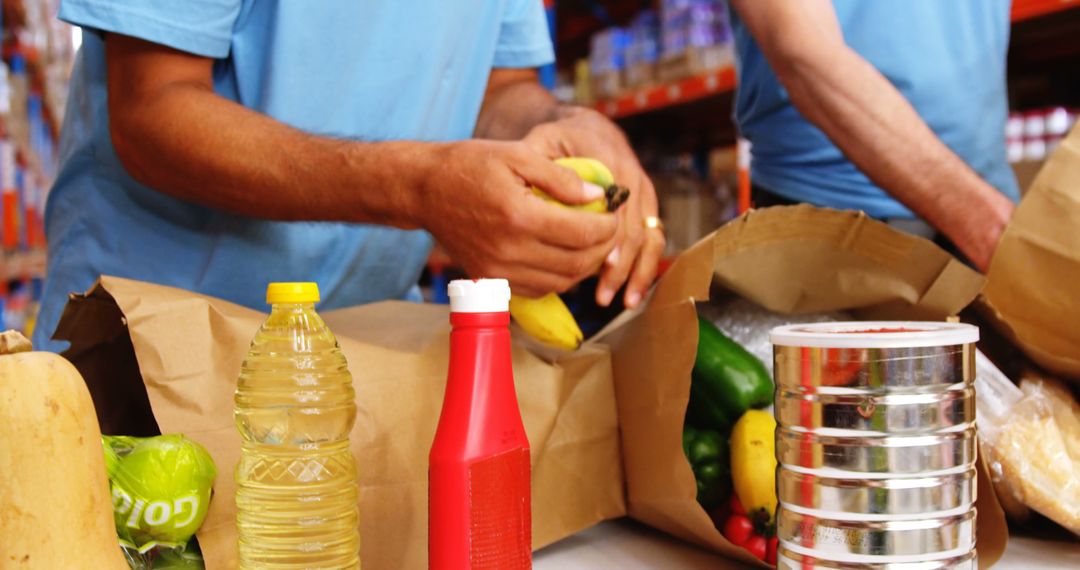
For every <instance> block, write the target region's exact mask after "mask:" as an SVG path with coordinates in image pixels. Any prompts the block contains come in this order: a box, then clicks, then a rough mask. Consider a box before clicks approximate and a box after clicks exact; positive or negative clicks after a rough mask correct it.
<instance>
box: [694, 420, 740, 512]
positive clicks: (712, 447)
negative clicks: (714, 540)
mask: <svg viewBox="0 0 1080 570" xmlns="http://www.w3.org/2000/svg"><path fill="white" fill-rule="evenodd" d="M683 453H685V454H686V459H687V460H688V461H690V467H691V468H692V469H693V470H694V479H695V480H696V481H697V500H698V503H700V504H701V506H702V507H704V508H705V510H706V511H712V510H713V509H715V508H716V507H718V506H720V505H721V504H722V503H723V502H724V501H725V500H727V498H728V496H729V495H730V494H731V467H730V460H729V459H728V440H727V436H726V435H723V434H721V433H720V432H718V431H715V430H709V429H701V430H699V429H696V428H694V427H692V426H685V427H684V428H683Z"/></svg>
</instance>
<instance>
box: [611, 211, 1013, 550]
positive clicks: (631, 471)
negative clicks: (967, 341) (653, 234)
mask: <svg viewBox="0 0 1080 570" xmlns="http://www.w3.org/2000/svg"><path fill="white" fill-rule="evenodd" d="M982 284H983V279H982V277H980V276H979V275H978V274H977V273H975V272H974V271H972V270H970V269H968V268H967V267H965V266H964V265H963V264H961V263H960V262H958V261H956V260H955V259H953V258H952V257H951V256H949V255H948V254H946V253H945V252H944V251H942V250H940V249H939V248H937V246H935V245H934V244H932V243H930V242H929V241H926V240H923V239H921V238H917V237H913V236H909V235H906V234H902V233H900V232H898V231H896V230H893V229H891V228H889V227H888V226H887V225H885V224H882V223H880V222H876V221H874V220H872V219H870V218H868V217H866V216H865V215H864V214H861V213H856V212H839V211H834V210H823V209H818V208H812V207H810V206H792V207H782V208H768V209H765V210H759V211H752V212H749V213H748V214H746V215H744V216H742V217H740V218H739V219H737V220H735V221H733V222H732V223H729V224H727V225H726V226H724V227H723V228H721V229H719V230H718V231H716V232H715V233H714V234H712V235H710V236H708V237H706V238H705V239H704V240H702V241H701V242H699V243H698V244H697V245H695V246H694V247H693V248H691V249H690V250H688V251H686V252H685V253H683V254H682V255H680V256H679V258H678V259H677V260H676V261H675V263H674V264H673V265H672V266H671V268H670V269H669V270H668V272H667V273H666V274H665V275H664V277H663V279H661V281H660V283H659V284H658V285H657V287H656V290H655V292H654V294H653V295H652V298H651V299H650V300H649V303H648V304H647V305H646V307H645V308H644V309H643V310H641V311H640V312H638V313H637V314H635V315H631V316H628V317H626V318H627V319H629V322H622V323H617V324H616V326H614V327H612V328H611V329H610V330H607V331H604V332H602V333H601V337H600V339H599V342H604V343H607V344H610V345H611V346H612V354H613V358H614V360H613V367H614V372H615V379H616V382H615V393H616V398H617V400H618V406H619V423H620V426H621V428H622V445H623V461H624V470H625V472H626V484H627V501H628V507H629V513H630V515H631V516H632V517H634V518H636V519H638V520H640V521H642V522H644V523H645V524H648V525H650V526H654V527H656V528H659V529H662V530H664V531H666V532H668V533H671V534H673V535H676V536H679V537H681V538H684V539H686V540H689V541H692V542H695V543H698V544H701V545H703V546H705V547H707V548H711V549H714V550H716V551H719V552H722V553H724V554H725V555H727V556H730V557H732V558H739V559H741V560H744V561H746V562H749V563H757V564H761V563H760V562H758V561H756V560H755V559H753V558H752V557H751V556H750V555H749V554H748V553H747V552H746V551H744V550H743V549H741V548H738V547H735V546H733V545H731V544H730V543H728V542H727V541H726V540H725V539H724V538H723V536H721V534H720V532H719V531H718V530H717V529H716V528H715V526H714V525H713V523H712V521H711V520H710V519H709V517H708V515H707V514H706V513H705V511H704V510H703V509H702V508H701V507H700V506H699V505H698V503H697V501H696V500H695V492H696V488H695V484H694V476H693V472H692V471H691V470H690V465H689V463H688V462H687V461H686V459H685V458H684V456H683V451H682V427H683V421H684V418H685V414H686V405H687V401H688V399H689V393H690V371H691V370H692V369H693V366H694V355H695V352H696V346H697V330H698V328H697V318H696V309H695V302H696V301H705V300H707V299H708V298H709V291H710V286H711V285H719V286H720V287H722V288H723V289H724V290H726V292H727V294H737V295H740V296H742V297H745V298H747V299H749V300H751V301H753V302H755V303H757V304H759V305H761V306H763V307H765V308H767V309H769V310H772V311H774V312H778V313H785V314H799V313H809V312H827V311H836V310H848V311H854V312H855V313H856V314H857V315H859V316H860V317H864V318H889V319H892V318H903V319H932V320H937V319H943V318H945V317H946V316H949V315H952V314H954V313H956V312H958V311H959V310H960V309H962V308H964V307H965V306H966V305H967V304H968V303H970V302H971V300H972V299H974V298H975V296H976V295H977V294H978V292H979V289H980V287H981V286H982ZM979 467H980V470H982V471H984V468H983V466H982V465H981V464H980V466H979ZM982 475H985V473H981V475H980V479H981V480H983V481H985V480H986V478H985V477H983V476H982ZM979 490H980V493H979V500H978V505H977V508H978V512H979V519H978V529H979V543H978V549H979V554H980V562H981V564H982V565H983V566H984V567H985V566H989V565H990V564H992V563H993V562H995V561H996V560H997V559H998V558H1000V556H1001V554H1002V553H1003V552H1004V549H1005V543H1006V541H1007V540H1008V533H1007V529H1006V526H1005V520H1004V515H1003V513H1002V511H1001V508H1000V506H998V504H997V500H996V498H995V497H994V494H993V491H992V489H991V488H990V486H989V485H984V486H981V487H980V488H979Z"/></svg>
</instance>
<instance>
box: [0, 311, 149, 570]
mask: <svg viewBox="0 0 1080 570" xmlns="http://www.w3.org/2000/svg"><path fill="white" fill-rule="evenodd" d="M100 441H101V432H100V431H99V430H98V423H97V416H96V414H95V413H94V405H93V403H92V402H91V400H90V393H89V391H88V390H87V388H86V384H85V383H84V382H83V379H82V377H81V376H80V375H79V373H78V371H77V370H75V367H74V366H72V365H71V363H69V362H68V361H67V360H65V359H64V358H63V357H60V356H58V355H56V354H52V353H45V352H31V351H30V343H29V342H28V341H27V340H26V338H25V337H23V336H22V335H20V334H19V333H17V332H15V331H7V332H4V333H0V544H2V547H0V551H2V552H3V559H0V566H4V567H5V568H6V567H8V565H11V566H15V567H20V568H48V569H53V568H94V569H95V570H97V569H101V570H126V569H127V568H128V565H127V563H126V562H125V561H124V556H123V554H122V553H121V552H120V546H119V544H118V543H117V536H116V527H115V526H114V525H113V519H112V507H111V505H110V503H109V484H108V481H107V480H106V476H105V461H104V459H103V458H102V454H101V443H100Z"/></svg>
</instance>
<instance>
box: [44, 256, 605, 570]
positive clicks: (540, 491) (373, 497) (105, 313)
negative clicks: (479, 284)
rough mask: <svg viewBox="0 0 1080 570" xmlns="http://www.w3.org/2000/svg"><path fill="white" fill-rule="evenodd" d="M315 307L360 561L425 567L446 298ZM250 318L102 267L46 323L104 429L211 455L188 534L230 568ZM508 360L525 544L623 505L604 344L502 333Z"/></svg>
mask: <svg viewBox="0 0 1080 570" xmlns="http://www.w3.org/2000/svg"><path fill="white" fill-rule="evenodd" d="M323 316H324V318H325V319H326V321H327V323H328V324H329V326H330V328H331V330H333V331H334V333H335V334H336V335H337V338H338V340H339V342H340V344H341V347H342V350H343V351H344V352H345V356H346V357H347V359H348V362H349V368H350V370H351V372H352V374H353V381H354V384H355V387H356V391H357V404H358V414H357V421H356V426H355V427H354V429H353V431H352V434H351V442H352V450H353V453H354V454H355V455H356V458H357V463H358V467H359V478H360V516H361V537H362V544H361V551H362V552H361V554H362V559H363V566H364V568H369V569H373V570H378V569H383V568H385V569H395V570H397V569H407V568H425V567H426V565H427V454H428V449H429V447H430V445H431V441H432V438H433V437H434V433H435V425H436V422H437V420H438V417H439V412H440V408H441V405H442V395H443V389H444V386H445V382H446V369H447V356H448V346H449V345H448V339H449V330H450V328H449V323H448V312H447V308H446V307H444V306H433V305H418V304H411V303H401V302H386V303H378V304H374V305H368V306H363V307H356V308H350V309H344V310H340V311H328V312H326V313H324V314H323ZM264 318H265V315H264V314H262V313H259V312H256V311H252V310H248V309H245V308H242V307H239V306H236V305H233V304H230V303H227V302H224V301H221V300H218V299H213V298H210V297H205V296H202V295H196V294H193V293H189V292H186V291H181V290H178V289H173V288H169V287H162V286H158V285H151V284H148V283H140V282H135V281H129V280H125V279H118V278H113V277H104V278H102V279H101V281H100V282H99V284H98V285H97V286H96V287H94V288H93V289H92V290H91V291H90V292H89V293H88V294H87V295H85V296H76V297H74V298H73V299H72V301H71V302H70V303H69V304H68V307H67V308H66V310H65V313H64V316H63V319H62V320H61V323H60V326H59V327H58V329H57V337H58V338H63V339H67V340H71V341H72V343H73V344H72V347H71V349H70V350H69V351H68V352H67V356H68V357H69V358H70V359H71V360H72V361H73V362H74V363H75V364H76V366H77V367H79V369H80V371H81V372H82V373H83V375H84V377H85V378H86V381H87V383H88V384H89V385H90V387H91V390H92V394H93V396H94V403H95V406H96V407H97V409H98V412H99V416H100V420H101V423H102V426H103V430H104V431H105V433H136V434H140V435H148V434H152V433H155V432H156V431H157V430H158V429H160V431H161V432H165V433H176V432H179V433H184V434H186V435H188V436H189V437H191V438H193V439H195V440H197V441H199V442H200V443H202V444H203V445H205V446H206V448H207V449H208V450H209V451H210V454H211V455H212V456H213V457H214V460H215V462H216V463H217V466H218V477H217V480H216V481H215V483H214V490H215V494H214V499H213V501H212V503H211V507H210V512H209V515H208V516H207V519H206V522H205V523H204V525H203V527H202V529H201V530H200V531H199V534H198V538H199V543H200V545H201V547H202V550H203V554H204V556H205V558H206V563H207V568H209V569H210V570H215V569H219V568H234V567H235V566H236V528H235V524H234V518H235V511H236V507H235V502H234V493H235V483H234V481H233V470H234V467H235V465H236V461H237V458H238V455H239V445H240V439H239V435H238V434H237V431H236V428H235V426H234V424H233V390H234V389H235V386H236V378H237V375H238V373H239V371H240V364H241V361H242V360H243V358H244V355H245V353H246V352H247V348H248V344H249V343H250V341H251V338H252V336H253V335H254V334H255V331H256V330H257V329H258V327H259V325H260V324H261V323H262V321H263V319H264ZM513 361H514V377H515V382H516V386H517V392H518V397H519V400H520V402H521V411H522V416H523V418H524V422H525V428H526V431H527V432H528V435H529V441H530V443H531V446H532V464H533V542H534V546H535V547H540V546H543V545H546V544H548V543H551V542H554V541H555V540H558V539H560V538H562V537H565V536H567V535H569V534H572V533H574V532H576V531H578V530H581V529H584V528H586V527H588V526H591V525H592V524H594V523H596V522H598V521H601V520H604V519H608V518H614V517H617V516H620V515H622V514H624V513H625V504H624V496H623V484H622V480H623V474H622V471H621V465H622V462H621V460H620V455H619V433H618V423H617V418H616V410H615V397H614V386H613V384H612V374H611V368H610V357H609V355H608V353H607V349H606V348H605V347H603V346H593V347H590V348H587V349H584V350H581V351H578V352H577V353H574V354H571V355H564V356H563V357H562V358H560V359H558V360H557V361H556V362H554V363H548V362H545V361H543V360H541V359H539V358H537V357H536V356H534V355H533V354H531V353H530V352H529V351H528V350H526V349H525V348H523V347H522V346H521V345H520V344H516V345H515V347H514V352H513ZM140 371H141V378H140V376H139V374H140ZM143 386H145V388H143ZM147 404H148V405H147Z"/></svg>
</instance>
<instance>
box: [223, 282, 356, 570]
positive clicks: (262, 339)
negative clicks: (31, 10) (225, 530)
mask: <svg viewBox="0 0 1080 570" xmlns="http://www.w3.org/2000/svg"><path fill="white" fill-rule="evenodd" d="M266 301H267V303H269V304H270V305H271V306H272V309H271V311H270V317H269V318H267V319H266V322H265V323H263V325H262V327H261V328H260V329H259V331H258V332H257V333H256V334H255V338H254V339H253V340H252V341H251V348H250V350H249V351H248V354H247V358H246V359H245V360H244V363H243V366H242V368H241V371H240V379H239V381H238V382H237V386H236V427H237V428H238V429H239V430H240V436H241V438H242V439H243V443H242V446H243V447H242V452H241V456H240V462H239V464H238V465H237V468H236V484H237V490H236V507H237V514H236V526H237V530H238V531H239V534H240V544H239V555H240V561H239V563H240V568H242V569H251V570H256V569H257V570H277V569H299V568H359V567H360V534H359V524H358V523H359V513H358V505H357V485H356V461H355V459H354V458H353V455H352V452H351V451H350V450H349V430H350V429H351V428H352V426H353V423H354V422H355V420H356V401H355V392H354V391H353V386H352V376H350V374H349V369H348V365H347V363H346V362H345V356H344V355H343V354H342V353H341V349H340V348H339V347H338V343H337V339H335V338H334V335H333V334H332V333H331V332H330V330H329V329H328V328H327V327H326V324H325V323H324V322H323V320H322V318H321V317H319V315H318V314H317V313H316V312H315V303H317V302H318V301H319V288H318V286H317V285H316V284H315V283H271V284H270V285H269V287H267V290H266Z"/></svg>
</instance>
